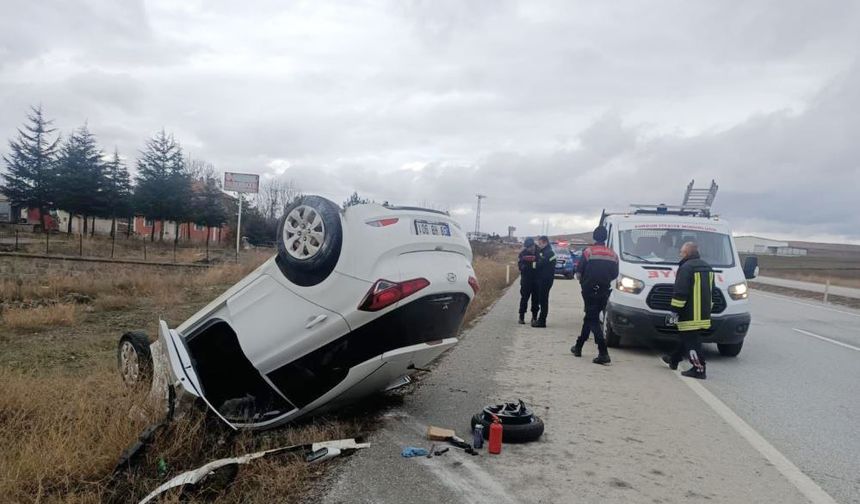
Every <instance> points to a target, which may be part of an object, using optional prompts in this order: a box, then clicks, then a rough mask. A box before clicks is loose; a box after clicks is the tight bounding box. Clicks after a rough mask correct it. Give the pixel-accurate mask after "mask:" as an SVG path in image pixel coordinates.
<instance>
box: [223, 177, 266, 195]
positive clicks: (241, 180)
mask: <svg viewBox="0 0 860 504" xmlns="http://www.w3.org/2000/svg"><path fill="white" fill-rule="evenodd" d="M224 190H225V191H233V192H238V193H256V192H259V190H260V176H259V175H254V174H251V173H233V172H224Z"/></svg>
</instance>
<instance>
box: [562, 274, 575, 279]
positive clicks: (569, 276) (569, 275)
mask: <svg viewBox="0 0 860 504" xmlns="http://www.w3.org/2000/svg"><path fill="white" fill-rule="evenodd" d="M564 278H567V279H568V280H573V275H571V274H567V275H564Z"/></svg>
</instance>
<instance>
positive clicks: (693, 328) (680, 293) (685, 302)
mask: <svg viewBox="0 0 860 504" xmlns="http://www.w3.org/2000/svg"><path fill="white" fill-rule="evenodd" d="M680 255H681V262H680V263H679V264H678V272H677V273H676V274H675V288H674V289H673V292H672V303H671V306H672V311H673V312H675V313H676V314H677V322H676V325H677V327H678V332H679V334H680V337H681V341H680V342H679V343H678V347H677V349H676V350H675V351H674V352H673V353H672V354H670V355H664V356H663V357H662V359H663V362H665V363H666V364H667V365H668V366H669V368H670V369H678V363H680V362H681V360H682V359H684V358H685V357H686V358H687V360H689V361H690V364H692V367H691V368H690V369H688V370H686V371H684V372H682V373H681V374H682V375H684V376H689V377H690V378H699V379H701V380H704V379H705V377H706V374H705V356H704V355H702V332H703V331H706V330H708V329H710V328H711V308H712V300H711V293H712V292H713V290H714V270H713V269H712V268H711V265H710V264H708V263H707V262H705V261H704V260H703V259H702V258H701V257H700V256H699V247H698V245H696V243H694V242H687V243H685V244H684V245H683V246H682V247H681V254H680Z"/></svg>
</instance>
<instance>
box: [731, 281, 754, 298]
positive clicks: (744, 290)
mask: <svg viewBox="0 0 860 504" xmlns="http://www.w3.org/2000/svg"><path fill="white" fill-rule="evenodd" d="M749 295H750V293H749V288H748V287H747V283H746V282H741V283H738V284H734V285H730V286H729V296H731V297H732V299H734V300H735V301H738V300H740V299H746V298H748V297H749Z"/></svg>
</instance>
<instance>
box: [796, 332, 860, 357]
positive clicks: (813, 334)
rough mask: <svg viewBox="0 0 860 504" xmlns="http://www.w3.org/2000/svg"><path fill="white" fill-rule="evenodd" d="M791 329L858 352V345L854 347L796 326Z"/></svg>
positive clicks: (859, 348)
mask: <svg viewBox="0 0 860 504" xmlns="http://www.w3.org/2000/svg"><path fill="white" fill-rule="evenodd" d="M791 330H792V331H794V332H799V333H800V334H805V335H807V336H812V337H813V338H818V339H820V340H821V341H826V342H828V343H833V344H834V345H839V346H841V347H845V348H850V349H851V350H856V351H858V352H860V347H856V346H854V345H849V344H848V343H842V342H841V341H838V340H835V339H831V338H828V337H827V336H822V335H820V334H815V333H811V332H809V331H804V330H803V329H798V328H796V327H793V328H792V329H791Z"/></svg>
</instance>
